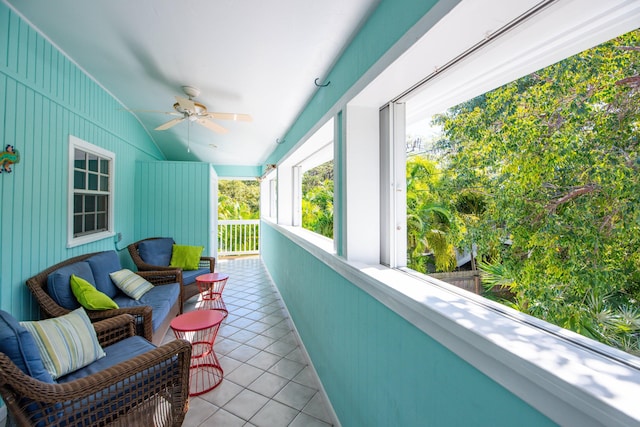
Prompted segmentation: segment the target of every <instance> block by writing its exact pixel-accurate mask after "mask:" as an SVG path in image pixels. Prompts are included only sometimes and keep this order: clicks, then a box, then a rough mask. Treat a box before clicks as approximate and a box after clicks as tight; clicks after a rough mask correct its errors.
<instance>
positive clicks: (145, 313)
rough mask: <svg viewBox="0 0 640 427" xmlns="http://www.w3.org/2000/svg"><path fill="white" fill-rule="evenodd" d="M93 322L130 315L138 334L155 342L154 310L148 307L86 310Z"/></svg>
mask: <svg viewBox="0 0 640 427" xmlns="http://www.w3.org/2000/svg"><path fill="white" fill-rule="evenodd" d="M85 311H86V312H87V315H88V316H89V319H91V321H92V322H95V321H98V320H103V319H109V318H111V317H114V316H119V315H121V314H129V315H131V316H133V317H134V324H135V325H136V333H137V334H138V335H141V336H143V337H145V338H146V339H147V340H149V341H153V324H152V316H153V309H152V308H151V307H150V306H148V305H139V306H136V307H123V308H115V309H113V310H99V311H92V310H85Z"/></svg>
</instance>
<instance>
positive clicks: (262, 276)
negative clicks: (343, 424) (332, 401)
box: [165, 257, 332, 427]
mask: <svg viewBox="0 0 640 427" xmlns="http://www.w3.org/2000/svg"><path fill="white" fill-rule="evenodd" d="M216 272H220V273H226V274H228V275H229V280H228V282H227V284H226V286H225V289H224V291H223V294H222V295H223V298H224V302H225V304H226V307H227V309H228V310H229V316H228V317H227V318H226V319H225V320H224V321H223V323H222V326H221V327H220V330H219V332H218V337H217V339H216V341H215V346H214V350H215V352H216V354H217V355H218V360H219V361H220V364H221V365H222V369H223V370H224V379H223V380H222V383H221V384H220V385H219V386H218V387H217V388H215V389H213V390H212V391H210V392H208V393H205V394H202V395H200V396H197V397H192V398H191V399H190V404H189V412H187V416H186V418H185V421H184V425H185V426H189V427H192V426H214V425H215V426H225V427H226V426H257V427H260V426H269V427H281V426H282V427H286V426H290V427H302V426H304V427H315V426H318V427H320V426H331V425H332V417H331V416H330V415H329V414H330V413H331V412H330V409H329V406H328V405H327V403H326V401H325V399H324V397H323V394H322V393H321V392H320V391H319V389H320V386H319V381H318V378H317V377H316V375H315V374H314V371H313V369H311V367H310V366H309V362H308V360H307V358H306V355H305V353H304V352H303V351H302V350H301V347H300V346H299V344H298V337H297V335H296V332H295V331H294V330H293V328H292V326H291V321H290V319H289V318H288V315H287V311H286V310H285V309H284V308H283V307H284V304H283V302H282V301H281V299H280V297H279V294H278V293H277V291H276V289H275V286H274V284H273V282H272V281H271V279H270V278H269V276H268V274H267V273H266V270H265V268H264V266H263V264H262V261H261V260H260V258H258V257H248V258H239V259H220V260H218V262H217V263H216ZM197 304H198V297H197V296H196V297H194V298H192V299H191V300H189V301H187V303H186V304H185V311H190V310H194V309H196V307H197ZM172 339H174V337H173V332H172V331H171V330H169V332H168V333H167V336H166V337H165V341H168V340H172Z"/></svg>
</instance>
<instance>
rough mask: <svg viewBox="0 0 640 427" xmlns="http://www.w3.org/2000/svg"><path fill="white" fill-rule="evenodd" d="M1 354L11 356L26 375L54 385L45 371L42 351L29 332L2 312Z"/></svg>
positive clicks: (0, 331)
mask: <svg viewBox="0 0 640 427" xmlns="http://www.w3.org/2000/svg"><path fill="white" fill-rule="evenodd" d="M0 352H2V353H4V354H6V355H7V356H9V358H10V359H11V360H12V361H13V363H15V365H16V366H17V367H18V368H20V369H21V370H22V372H24V373H25V374H27V375H29V376H30V377H32V378H35V379H37V380H39V381H42V382H45V383H53V382H54V381H53V379H52V378H51V374H50V373H49V372H48V371H47V370H46V369H45V367H44V363H42V358H41V357H40V351H39V350H38V347H37V346H36V342H35V340H34V339H33V336H32V335H31V333H30V332H29V331H27V330H26V329H25V327H24V326H22V325H21V324H20V323H19V322H18V321H17V320H16V319H15V318H14V317H13V316H12V315H10V314H9V313H7V312H6V311H1V310H0Z"/></svg>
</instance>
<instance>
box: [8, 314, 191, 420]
mask: <svg viewBox="0 0 640 427" xmlns="http://www.w3.org/2000/svg"><path fill="white" fill-rule="evenodd" d="M93 326H94V328H95V330H96V332H97V335H98V340H99V341H100V344H101V345H102V346H103V347H106V346H108V345H111V344H114V343H115V342H118V341H120V340H123V339H125V338H128V337H131V336H133V335H134V334H135V320H134V318H133V317H132V316H130V315H120V316H116V317H113V318H110V319H107V320H102V321H99V322H96V323H94V324H93ZM190 357H191V346H190V344H189V343H188V342H187V341H183V340H175V341H171V342H169V343H167V344H165V345H163V346H161V347H156V348H154V349H152V350H150V351H147V352H145V353H142V354H140V355H138V356H135V357H133V358H131V359H129V360H127V361H125V362H121V363H119V364H117V365H114V366H112V367H110V368H107V369H105V370H102V371H99V372H97V373H94V374H91V375H88V376H86V377H83V378H80V379H76V380H72V381H69V382H66V383H60V384H58V383H51V384H49V383H45V382H41V381H38V380H36V379H34V378H32V377H31V376H29V375H27V374H25V373H24V372H23V371H22V370H21V369H20V368H18V367H17V366H16V365H15V364H14V363H13V362H12V361H11V359H10V358H9V357H8V356H7V355H5V354H4V353H0V395H2V399H3V400H4V402H5V404H6V405H7V409H8V412H9V424H16V425H19V426H35V425H37V426H67V427H68V426H76V425H78V426H79V425H82V426H97V425H109V426H116V425H118V426H132V425H136V426H180V425H182V422H183V421H184V417H185V414H186V412H187V409H188V395H189V363H190Z"/></svg>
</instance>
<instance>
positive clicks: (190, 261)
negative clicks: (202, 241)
mask: <svg viewBox="0 0 640 427" xmlns="http://www.w3.org/2000/svg"><path fill="white" fill-rule="evenodd" d="M203 249H204V247H203V246H185V245H173V252H172V253H171V263H170V264H169V265H170V266H171V267H176V268H181V269H183V270H197V269H198V266H199V265H200V255H201V254H202V250H203Z"/></svg>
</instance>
